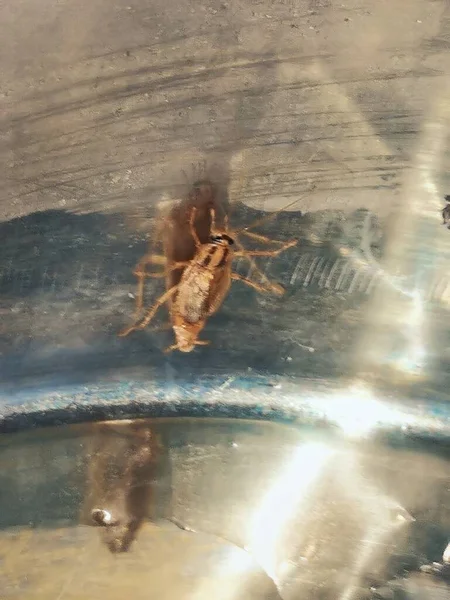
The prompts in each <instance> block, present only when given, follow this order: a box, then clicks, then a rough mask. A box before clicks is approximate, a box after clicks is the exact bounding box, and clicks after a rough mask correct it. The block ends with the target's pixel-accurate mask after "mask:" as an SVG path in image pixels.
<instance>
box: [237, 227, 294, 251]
mask: <svg viewBox="0 0 450 600" xmlns="http://www.w3.org/2000/svg"><path fill="white" fill-rule="evenodd" d="M240 234H241V235H246V236H247V237H249V238H252V239H254V240H258V241H259V242H264V243H265V244H283V245H285V246H286V247H287V248H290V246H291V245H292V246H294V245H295V244H296V243H297V242H294V240H291V241H290V242H283V241H281V240H274V239H272V238H269V237H267V236H265V235H261V234H260V233H253V231H245V230H244V231H241V232H240Z"/></svg>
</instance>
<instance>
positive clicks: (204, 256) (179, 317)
mask: <svg viewBox="0 0 450 600" xmlns="http://www.w3.org/2000/svg"><path fill="white" fill-rule="evenodd" d="M233 243H234V241H233V239H232V238H231V237H230V236H229V235H227V234H226V233H219V232H214V233H212V234H211V241H210V243H208V244H201V245H199V246H198V251H197V253H196V255H195V256H194V258H193V259H192V261H191V262H190V264H189V265H188V266H187V267H186V268H185V270H184V271H183V274H182V276H181V279H180V283H179V285H178V289H177V293H176V297H175V300H174V301H173V303H172V309H171V317H172V324H173V330H174V333H175V339H176V342H177V343H176V344H175V345H174V346H173V347H171V348H172V349H174V348H178V350H180V351H181V352H190V351H191V350H193V348H194V346H195V345H204V344H205V342H199V340H198V336H199V334H200V332H201V330H202V329H203V327H204V326H205V324H206V320H207V319H208V317H209V316H211V315H212V314H214V313H215V312H216V311H217V310H218V309H219V307H220V305H221V304H222V302H223V300H224V298H225V296H226V294H227V292H228V290H229V288H230V285H231V262H232V260H233V252H232V250H231V248H230V246H231V245H232V244H233Z"/></svg>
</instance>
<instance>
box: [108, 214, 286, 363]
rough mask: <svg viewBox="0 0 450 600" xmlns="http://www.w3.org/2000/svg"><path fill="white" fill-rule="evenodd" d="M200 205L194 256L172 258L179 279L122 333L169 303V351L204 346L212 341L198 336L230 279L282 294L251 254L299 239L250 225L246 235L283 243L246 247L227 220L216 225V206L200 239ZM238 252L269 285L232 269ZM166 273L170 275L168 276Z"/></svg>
mask: <svg viewBox="0 0 450 600" xmlns="http://www.w3.org/2000/svg"><path fill="white" fill-rule="evenodd" d="M196 213H197V209H196V208H195V207H193V208H192V210H191V215H190V219H189V229H190V232H191V236H192V239H193V240H194V242H195V247H196V252H195V255H194V257H193V258H192V260H189V261H182V262H171V264H170V266H169V267H168V270H179V269H183V271H182V274H181V275H180V279H179V282H178V283H176V284H175V285H173V286H172V287H171V288H169V289H167V291H166V292H165V293H164V294H163V295H162V296H161V297H160V298H159V299H158V300H157V301H156V303H155V304H154V305H153V307H152V308H151V309H150V310H148V311H147V313H146V315H145V317H144V318H143V319H142V320H141V321H140V322H138V323H136V324H134V325H132V326H131V327H128V328H127V329H126V330H124V331H122V332H121V333H120V334H119V335H121V336H125V335H128V333H130V332H131V331H133V330H135V329H144V328H145V327H146V326H147V325H148V324H149V323H150V321H151V320H152V319H153V317H154V315H155V314H156V312H157V310H158V308H159V307H160V306H162V305H163V304H165V303H168V306H169V311H170V317H171V323H172V328H173V330H174V334H175V339H176V343H175V344H173V345H172V346H170V347H169V348H168V349H167V351H171V350H175V349H178V350H180V351H181V352H191V351H192V350H193V349H194V347H195V346H204V345H207V344H208V343H209V342H207V341H203V340H199V339H198V336H199V334H200V332H201V331H202V329H203V328H204V326H205V324H206V321H207V319H208V317H209V316H211V315H212V314H214V313H215V312H216V311H217V310H218V309H219V307H220V306H221V304H222V302H223V300H224V298H225V296H226V294H227V292H228V290H229V288H230V285H231V281H232V280H233V279H234V280H239V281H242V282H243V283H245V284H246V285H248V286H249V287H252V288H253V289H256V290H257V291H259V292H265V293H267V292H270V291H272V292H274V293H277V294H279V295H281V294H283V293H284V289H283V288H282V287H281V286H279V285H278V284H275V283H271V282H270V281H269V280H268V279H267V277H266V276H265V275H264V274H263V273H262V272H261V271H259V269H258V268H257V267H256V265H255V263H254V262H253V259H252V258H251V257H252V256H277V255H278V254H280V253H281V252H283V251H284V250H286V249H287V248H290V247H292V246H294V245H296V243H297V241H296V240H291V241H289V242H286V243H283V242H280V241H278V240H271V239H269V238H266V237H265V236H262V235H258V234H255V233H250V232H249V231H248V229H249V228H246V229H244V230H242V233H243V234H244V235H247V236H248V237H250V238H253V239H256V240H258V241H262V242H265V243H277V244H281V246H280V247H279V248H278V249H277V250H256V251H246V250H244V248H242V246H241V245H240V243H239V242H238V241H237V239H236V238H235V239H234V238H233V237H231V236H230V235H229V233H228V227H227V222H226V219H225V228H224V229H223V230H219V229H217V228H216V224H215V223H216V220H215V210H214V209H213V208H210V220H211V231H210V236H209V242H208V243H203V244H202V243H201V240H200V239H199V237H198V235H197V232H196V230H195V227H194V223H195V221H196ZM234 243H236V244H237V246H238V248H239V250H238V251H237V252H236V251H234V250H233V249H232V248H231V246H232V245H233V244H234ZM235 256H244V257H246V258H247V259H248V260H249V262H250V264H251V266H252V269H253V270H254V271H257V272H259V274H260V276H261V277H262V279H264V280H265V283H266V287H264V286H262V285H259V284H257V283H255V282H253V281H252V280H250V279H248V278H246V277H242V276H241V275H238V274H237V273H233V272H232V268H231V266H232V261H233V258H234V257H235ZM166 277H167V276H166Z"/></svg>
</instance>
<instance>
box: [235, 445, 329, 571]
mask: <svg viewBox="0 0 450 600" xmlns="http://www.w3.org/2000/svg"><path fill="white" fill-rule="evenodd" d="M334 452H335V451H334V450H332V449H331V448H330V447H328V446H327V445H326V444H323V443H317V442H307V443H304V444H302V445H301V446H300V447H298V448H297V449H296V451H295V452H294V455H293V456H292V457H291V458H290V459H289V461H288V463H287V464H286V466H285V467H284V469H283V470H282V472H281V475H280V476H279V477H278V478H277V480H276V481H275V482H274V483H273V485H272V486H271V487H270V489H269V491H268V493H267V494H266V496H265V497H264V498H263V500H262V502H261V504H260V505H259V507H258V508H257V510H256V512H255V513H254V516H253V518H252V520H251V522H250V524H249V529H248V543H247V546H246V548H247V550H248V551H249V552H250V553H251V555H252V556H253V557H254V558H255V560H257V561H258V563H260V564H261V566H262V567H263V568H264V570H265V571H266V572H267V573H268V575H269V576H270V577H271V578H272V579H273V580H274V581H275V582H276V581H277V558H278V553H279V550H280V548H279V545H280V540H281V538H282V537H283V535H282V534H283V533H284V532H285V530H286V529H287V527H288V526H289V523H290V521H291V519H292V518H293V517H294V515H295V514H297V513H298V511H299V508H300V507H301V505H302V504H303V503H304V502H305V500H306V499H307V497H308V495H309V494H310V493H311V491H312V489H313V486H314V484H315V483H316V482H317V480H318V479H319V477H320V475H321V473H322V472H323V469H324V467H325V465H326V464H327V463H328V461H329V460H330V458H331V456H332V455H333V454H334Z"/></svg>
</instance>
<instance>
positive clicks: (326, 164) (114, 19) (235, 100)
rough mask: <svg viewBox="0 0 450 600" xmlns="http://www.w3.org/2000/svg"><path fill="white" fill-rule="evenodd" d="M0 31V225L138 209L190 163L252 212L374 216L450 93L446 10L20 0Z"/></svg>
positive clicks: (1, 11)
mask: <svg viewBox="0 0 450 600" xmlns="http://www.w3.org/2000/svg"><path fill="white" fill-rule="evenodd" d="M0 22H1V23H2V36H1V41H0V56H1V60H0V74H1V77H0V81H1V84H0V85H1V87H0V98H1V106H2V111H1V115H2V116H1V146H0V150H1V160H2V170H3V177H2V182H1V191H0V216H1V218H2V219H4V220H7V219H11V218H13V217H17V216H19V215H26V214H29V213H31V212H33V211H36V210H45V209H60V210H74V211H88V212H94V211H109V212H110V211H112V212H122V211H123V210H124V208H126V209H127V210H140V209H142V208H145V207H148V206H149V204H151V203H153V202H155V201H156V200H158V199H159V198H160V197H161V195H163V194H167V193H168V194H173V193H176V192H174V190H173V187H174V185H175V186H176V184H182V183H183V181H184V180H183V175H182V172H181V169H182V168H184V169H188V170H189V168H190V166H191V164H192V162H195V161H197V160H198V159H199V158H206V159H207V160H208V161H210V162H211V161H212V162H217V163H218V164H219V165H220V166H221V168H223V169H228V167H229V168H230V170H231V173H232V182H231V188H230V195H231V197H232V199H242V200H243V201H245V202H247V203H251V204H252V205H256V206H258V208H263V207H264V208H270V207H273V206H280V205H281V204H282V203H286V201H292V200H293V199H295V198H296V197H300V196H302V195H303V194H304V193H305V192H308V193H307V195H306V197H303V198H302V199H301V200H300V201H299V205H298V207H296V208H298V209H299V210H303V211H305V210H308V211H309V210H318V209H323V208H329V207H330V206H334V207H337V208H349V207H353V208H355V207H358V208H361V207H365V208H369V209H371V210H375V211H377V212H381V211H384V210H385V209H386V208H387V207H388V208H391V207H392V204H393V203H395V202H396V201H397V200H398V199H399V195H400V196H401V194H400V192H399V188H400V187H401V185H402V180H403V175H404V172H405V169H406V170H407V169H408V167H410V166H411V162H412V161H413V159H414V155H415V152H416V151H417V147H418V146H419V145H420V136H421V130H422V128H423V122H424V118H426V117H427V115H429V113H430V112H431V113H432V112H433V105H434V103H435V101H436V97H439V96H440V95H441V94H442V89H443V87H445V85H446V81H447V80H446V75H447V70H448V61H447V47H448V44H449V43H450V42H449V39H450V37H449V18H448V5H447V3H446V2H445V1H444V0H440V1H425V0H412V1H410V2H408V10H407V11H405V7H404V4H403V3H402V2H400V1H399V2H392V1H388V0H383V1H380V2H376V3H374V2H367V1H364V0H350V1H349V2H345V3H342V2H336V1H333V0H303V1H302V0H292V1H285V0H283V1H277V2H263V1H252V2H251V1H240V0H227V1H219V0H207V1H206V2H191V1H189V0H182V1H180V2H169V3H167V2H163V1H162V0H156V1H153V2H151V3H146V2H143V1H142V0H126V1H125V0H118V1H117V2H114V3H113V4H111V3H110V2H106V1H98V2H95V3H91V2H88V1H86V0H66V1H65V2H62V3H61V2H55V1H53V0H43V1H42V2H39V4H36V3H33V2H30V1H29V0H28V1H27V0H21V1H19V2H10V1H7V2H4V3H2V6H1V8H0ZM312 185H315V186H316V189H315V190H314V192H311V191H310V190H311V186H312Z"/></svg>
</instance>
